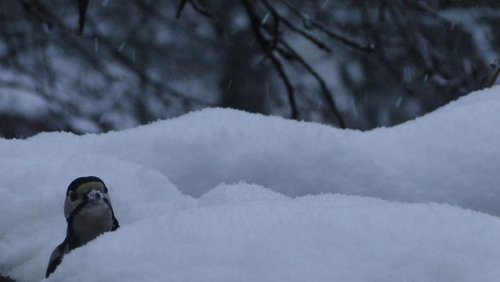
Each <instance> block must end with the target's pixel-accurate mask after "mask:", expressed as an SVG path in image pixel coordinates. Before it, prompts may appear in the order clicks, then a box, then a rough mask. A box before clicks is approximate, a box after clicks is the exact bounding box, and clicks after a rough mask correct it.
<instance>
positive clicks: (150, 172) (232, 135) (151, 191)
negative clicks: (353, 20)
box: [0, 87, 500, 281]
mask: <svg viewBox="0 0 500 282" xmlns="http://www.w3.org/2000/svg"><path fill="white" fill-rule="evenodd" d="M499 111H500V88H498V87H497V88H494V89H490V90H486V91H482V92H479V93H474V94H471V95H469V96H467V97H464V98H462V99H460V100H459V101H456V102H453V103H451V104H450V105H447V106H446V107H444V108H442V109H439V110H438V111H436V112H434V113H432V114H429V115H427V116H425V117H422V118H419V119H417V120H415V121H411V122H408V123H405V124H403V125H400V126H397V127H394V128H386V129H377V130H373V131H370V132H364V133H363V132H357V131H349V130H346V131H343V130H338V129H334V128H331V127H327V126H322V125H318V124H312V123H300V122H293V121H287V120H283V119H280V118H274V117H264V116H260V115H252V114H247V113H243V112H238V111H232V110H221V109H211V110H204V111H200V112H195V113H191V114H188V115H185V116H183V117H180V118H177V119H173V120H168V121H162V122H157V123H154V124H151V125H147V126H142V127H139V128H136V129H132V130H126V131H122V132H114V133H108V134H103V135H86V136H81V137H80V136H75V135H72V134H66V133H51V134H41V135H38V136H35V137H33V138H30V139H28V140H3V139H0V272H2V273H4V274H8V275H10V276H12V277H14V278H16V279H18V280H20V281H38V280H41V279H42V278H43V274H44V271H45V268H46V266H47V261H48V257H49V255H50V252H51V251H52V249H53V248H54V247H55V246H56V245H57V244H58V243H60V242H61V241H62V240H63V239H64V235H65V234H64V232H65V227H66V223H65V221H64V216H63V212H62V206H63V201H64V193H65V190H66V187H67V185H68V184H69V183H70V181H71V180H73V179H74V178H76V177H78V176H84V175H97V176H99V177H101V178H102V179H103V180H104V181H105V182H106V184H107V185H108V187H109V188H110V194H111V197H112V201H113V204H114V208H115V213H116V215H117V218H118V219H119V221H120V224H121V226H122V227H121V228H120V229H119V230H117V231H116V232H113V233H107V234H105V235H103V236H101V237H99V238H97V239H96V240H94V241H92V242H90V243H89V244H88V245H86V246H84V247H82V248H80V249H77V250H75V251H73V252H72V253H71V254H69V255H67V256H66V257H65V258H64V261H63V263H62V264H61V266H60V267H59V268H58V269H57V271H56V272H55V273H54V275H53V276H51V279H49V280H53V281H137V280H143V281H497V280H498V277H500V270H499V268H498V265H499V264H500V243H499V242H498V241H499V240H498V238H500V220H498V218H497V217H494V216H490V215H486V214H482V213H478V212H474V211H471V210H467V209H461V208H459V207H451V206H448V205H438V204H430V203H447V204H452V205H456V206H460V207H462V208H468V209H475V210H479V211H483V212H487V213H491V214H494V215H499V214H500V195H499V193H498V192H497V191H498V187H499V184H500V173H499V171H500V152H499V150H498V144H500V129H499V128H500V127H499V126H498V125H499V124H500V117H499V115H498V112H499ZM223 183H233V184H230V185H226V184H223ZM246 183H254V184H256V185H251V184H246ZM264 187H266V188H264ZM181 191H182V193H181ZM327 192H331V193H337V194H336V195H334V194H322V193H327ZM183 193H184V194H183ZM339 194H350V195H359V196H373V197H378V198H381V199H385V200H390V201H400V202H418V204H409V203H395V202H387V201H383V200H377V199H370V198H362V197H358V196H341V195H339ZM190 195H191V196H190ZM200 195H201V197H199V196H200ZM303 195H309V196H304V197H298V198H291V197H296V196H303ZM313 195H314V196H313ZM192 196H195V197H196V198H193V197H192Z"/></svg>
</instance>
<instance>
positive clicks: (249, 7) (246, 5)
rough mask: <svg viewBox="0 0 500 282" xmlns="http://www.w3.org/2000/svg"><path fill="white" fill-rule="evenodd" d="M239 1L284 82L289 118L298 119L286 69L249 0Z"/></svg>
mask: <svg viewBox="0 0 500 282" xmlns="http://www.w3.org/2000/svg"><path fill="white" fill-rule="evenodd" d="M240 1H241V3H242V5H243V7H244V8H245V11H246V14H247V16H248V18H249V20H250V23H251V27H252V32H253V33H254V36H255V39H256V41H257V42H258V44H259V45H260V47H261V49H262V52H263V53H264V54H265V55H266V56H267V57H268V58H269V59H270V60H271V62H272V63H273V66H274V68H275V69H276V71H277V72H278V75H279V76H280V78H281V80H282V81H283V84H285V88H286V90H287V94H288V99H289V102H290V108H291V118H293V119H298V118H299V111H298V108H297V102H296V100H295V93H294V87H293V85H292V83H291V81H290V78H289V77H288V75H287V74H286V71H285V69H284V67H283V65H282V64H281V62H280V60H279V59H278V58H276V56H275V55H274V54H273V48H272V45H271V44H270V43H269V40H267V39H266V38H265V36H264V35H263V34H262V32H261V30H260V21H259V17H258V16H257V14H255V11H254V9H253V6H252V4H251V3H250V1H251V0H240Z"/></svg>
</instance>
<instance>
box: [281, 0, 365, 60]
mask: <svg viewBox="0 0 500 282" xmlns="http://www.w3.org/2000/svg"><path fill="white" fill-rule="evenodd" d="M279 1H280V2H282V3H283V4H285V5H286V6H287V7H288V8H289V9H290V10H291V11H292V12H293V13H294V14H295V15H296V16H297V17H299V18H300V19H302V21H303V22H304V24H305V26H310V27H311V28H315V29H317V30H319V31H321V32H323V33H324V34H325V35H327V36H328V37H330V38H332V39H333V40H336V41H339V42H341V43H343V44H345V45H347V46H350V47H352V48H354V49H357V50H360V51H364V52H372V51H374V50H375V45H374V44H367V45H366V44H365V45H363V44H360V43H358V42H356V41H354V40H352V39H349V38H347V37H345V36H342V35H339V34H336V33H334V32H332V31H331V30H329V29H328V28H326V27H325V26H324V25H323V24H321V23H319V22H317V21H315V20H313V19H311V18H310V17H309V16H307V15H306V14H304V13H303V12H302V11H300V10H299V9H298V8H296V7H295V6H293V5H292V4H290V3H288V1H286V0H279Z"/></svg>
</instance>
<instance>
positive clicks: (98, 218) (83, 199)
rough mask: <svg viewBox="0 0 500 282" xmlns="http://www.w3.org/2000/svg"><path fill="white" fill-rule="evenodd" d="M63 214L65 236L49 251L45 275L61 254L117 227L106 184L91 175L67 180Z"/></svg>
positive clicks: (50, 270) (57, 261) (51, 270)
mask: <svg viewBox="0 0 500 282" xmlns="http://www.w3.org/2000/svg"><path fill="white" fill-rule="evenodd" d="M64 216H65V217H66V222H67V223H68V227H67V229H66V238H65V239H64V241H63V242H62V243H61V244H60V245H59V246H57V247H56V248H55V249H54V251H53V252H52V255H51V256H50V259H49V265H48V267H47V272H46V273H45V278H48V277H49V276H50V274H52V273H53V272H54V271H55V270H56V268H57V266H58V265H59V264H60V263H61V261H62V259H63V256H64V255H65V254H67V253H69V252H70V251H71V250H73V249H76V248H78V247H81V246H83V245H85V244H86V243H87V242H89V241H91V240H93V239H95V238H96V237H97V236H99V235H100V234H102V233H104V232H108V231H115V230H116V229H118V227H120V225H119V223H118V220H117V219H116V217H115V214H114V212H113V207H112V206H111V201H110V199H109V194H108V188H107V187H106V185H105V184H104V182H103V181H102V180H101V179H100V178H98V177H95V176H86V177H79V178H77V179H75V180H73V182H71V184H70V185H69V187H68V190H67V192H66V200H65V202H64Z"/></svg>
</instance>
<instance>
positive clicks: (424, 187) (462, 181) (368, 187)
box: [0, 87, 500, 215]
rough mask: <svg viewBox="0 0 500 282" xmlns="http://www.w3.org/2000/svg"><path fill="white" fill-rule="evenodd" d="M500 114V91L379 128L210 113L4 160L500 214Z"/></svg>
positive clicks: (193, 187) (47, 145)
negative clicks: (90, 162)
mask: <svg viewBox="0 0 500 282" xmlns="http://www.w3.org/2000/svg"><path fill="white" fill-rule="evenodd" d="M499 110H500V87H496V88H493V89H490V90H485V91H481V92H478V93H474V94H471V95H469V96H467V97H464V98H462V99H460V100H459V101H456V102H453V103H451V104H449V105H448V106H446V107H444V108H442V109H439V110H438V111H436V112H434V113H432V114H429V115H427V116H424V117H422V118H419V119H417V120H414V121H410V122H407V123H405V124H402V125H400V126H396V127H394V128H381V129H376V130H373V131H370V132H359V131H350V130H338V129H334V128H331V127H328V126H323V125H319V124H314V123H305V122H294V121H289V120H284V119H281V118H276V117H265V116H261V115H254V114H248V113H244V112H239V111H234V110H222V109H208V110H203V111H200V112H194V113H191V114H187V115H185V116H182V117H180V118H176V119H173V120H167V121H161V122H157V123H154V124H150V125H147V126H142V127H139V128H136V129H132V130H126V131H122V132H114V133H109V134H103V135H86V136H83V137H78V136H74V135H71V134H66V133H59V134H54V133H51V134H40V135H38V136H36V137H33V138H30V139H28V140H27V141H7V140H0V156H1V158H2V159H3V160H5V161H8V162H9V161H11V160H22V161H23V162H30V161H31V160H33V159H40V160H42V161H43V162H49V161H52V160H54V159H55V158H58V159H61V158H62V159H67V158H71V157H72V156H75V155H86V154H94V155H98V156H109V157H112V158H115V159H119V160H122V161H126V162H131V163H135V164H139V165H142V166H145V167H148V168H151V169H154V170H156V171H158V172H159V173H161V174H163V175H165V176H166V177H168V179H170V180H171V181H172V182H173V183H175V184H176V185H177V187H178V188H179V189H180V190H181V191H182V192H183V193H186V194H189V195H192V196H196V197H198V196H200V195H202V194H203V193H205V192H207V191H209V190H210V189H212V188H213V187H215V186H216V185H218V184H219V183H223V182H225V183H235V182H238V181H245V182H247V183H255V184H259V185H262V186H264V187H268V188H270V189H272V190H274V191H276V192H280V193H283V194H285V195H288V196H300V195H307V194H319V193H328V192H332V193H343V194H351V195H363V196H372V197H379V198H383V199H387V200H394V201H408V202H439V203H449V204H454V205H459V206H462V207H466V208H471V209H475V210H479V211H483V212H487V213H491V214H495V215H500V193H497V190H498V187H499V184H500V173H499V171H500V150H498V144H500V130H499V126H498V125H499V124H500V115H498V112H499ZM56 148H57V150H55V149H56ZM80 174H81V173H80ZM68 179H69V178H67V179H65V180H68Z"/></svg>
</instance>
